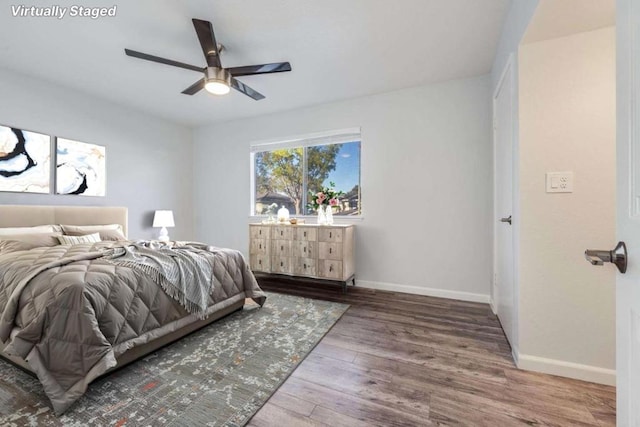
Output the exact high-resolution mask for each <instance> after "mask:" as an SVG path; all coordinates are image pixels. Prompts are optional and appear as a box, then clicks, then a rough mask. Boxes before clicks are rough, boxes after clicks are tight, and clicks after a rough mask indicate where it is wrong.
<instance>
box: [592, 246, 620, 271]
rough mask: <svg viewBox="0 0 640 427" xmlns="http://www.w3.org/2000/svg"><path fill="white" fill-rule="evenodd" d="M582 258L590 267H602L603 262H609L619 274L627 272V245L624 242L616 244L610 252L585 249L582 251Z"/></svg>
mask: <svg viewBox="0 0 640 427" xmlns="http://www.w3.org/2000/svg"><path fill="white" fill-rule="evenodd" d="M584 257H585V259H586V260H587V261H589V262H590V263H591V264H592V265H604V263H605V262H610V263H613V264H615V265H616V267H618V271H620V273H622V274H624V273H626V272H627V245H625V244H624V242H618V244H617V245H616V247H615V248H613V250H612V251H607V250H600V249H587V250H586V251H584Z"/></svg>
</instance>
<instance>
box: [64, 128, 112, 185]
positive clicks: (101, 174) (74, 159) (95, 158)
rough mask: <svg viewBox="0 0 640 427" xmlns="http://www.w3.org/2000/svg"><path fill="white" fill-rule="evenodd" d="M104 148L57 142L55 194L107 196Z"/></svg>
mask: <svg viewBox="0 0 640 427" xmlns="http://www.w3.org/2000/svg"><path fill="white" fill-rule="evenodd" d="M105 174H106V161H105V148H104V147H103V146H101V145H94V144H87V143H85V142H80V141H72V140H70V139H64V138H56V194H76V195H82V196H104V195H105V192H106V191H105V187H106V177H105Z"/></svg>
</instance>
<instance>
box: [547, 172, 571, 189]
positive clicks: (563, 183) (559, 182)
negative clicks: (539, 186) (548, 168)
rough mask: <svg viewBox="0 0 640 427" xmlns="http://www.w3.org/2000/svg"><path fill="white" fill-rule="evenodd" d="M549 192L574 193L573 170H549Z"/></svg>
mask: <svg viewBox="0 0 640 427" xmlns="http://www.w3.org/2000/svg"><path fill="white" fill-rule="evenodd" d="M547 193H573V172H547Z"/></svg>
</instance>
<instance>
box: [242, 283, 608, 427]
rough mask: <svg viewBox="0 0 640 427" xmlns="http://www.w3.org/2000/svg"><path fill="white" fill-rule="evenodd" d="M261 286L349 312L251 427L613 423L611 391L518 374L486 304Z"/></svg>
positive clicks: (298, 286) (310, 287)
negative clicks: (340, 305)
mask: <svg viewBox="0 0 640 427" xmlns="http://www.w3.org/2000/svg"><path fill="white" fill-rule="evenodd" d="M260 285H261V286H262V287H263V288H264V289H265V290H268V291H275V292H285V293H289V294H294V295H300V296H306V297H311V298H318V299H325V300H331V301H338V302H345V303H348V304H351V308H350V309H349V310H348V311H347V313H345V315H344V316H343V317H342V318H341V319H340V321H339V322H338V323H337V324H336V325H335V326H334V327H333V329H332V330H331V331H330V332H329V333H328V334H327V335H326V336H325V337H324V338H323V340H322V341H321V342H320V344H318V346H317V347H316V348H315V349H314V350H313V351H312V352H311V354H309V356H308V357H307V358H306V359H305V360H304V361H303V362H302V363H301V364H300V366H299V367H298V368H297V369H296V370H295V371H294V373H293V374H292V375H291V376H290V377H289V378H288V379H287V380H286V381H285V383H284V384H283V385H282V386H281V387H280V388H279V389H278V391H277V392H276V393H275V394H274V395H273V396H272V397H271V399H270V400H269V401H268V402H267V403H266V404H265V405H264V406H263V407H262V408H261V409H260V411H258V413H257V414H256V415H255V416H254V417H253V419H252V420H251V421H250V423H249V426H254V427H259V426H332V427H341V426H345V427H358V426H444V425H463V426H491V427H496V426H499V427H502V426H519V425H541V426H615V398H616V396H615V389H614V388H613V387H607V386H602V385H598V384H592V383H587V382H583V381H577V380H571V379H566V378H561V377H555V376H551V375H544V374H538V373H534V372H527V371H521V370H518V369H517V368H516V367H515V365H514V363H513V360H512V358H511V354H510V352H511V350H510V348H509V345H508V343H507V340H506V338H505V337H504V334H503V332H502V329H501V328H500V324H499V323H498V319H497V318H496V317H495V316H494V315H493V313H492V312H491V309H490V308H489V306H488V305H487V304H477V303H468V302H461V301H453V300H447V299H441V298H431V297H424V296H416V295H408V294H401V293H393V292H383V291H374V290H370V289H362V288H357V287H356V288H353V287H349V292H348V294H346V295H343V294H342V293H341V291H340V290H339V289H338V288H337V287H327V286H322V285H309V284H308V285H301V284H299V283H295V284H293V283H291V282H285V281H273V279H269V280H266V279H263V280H261V282H260Z"/></svg>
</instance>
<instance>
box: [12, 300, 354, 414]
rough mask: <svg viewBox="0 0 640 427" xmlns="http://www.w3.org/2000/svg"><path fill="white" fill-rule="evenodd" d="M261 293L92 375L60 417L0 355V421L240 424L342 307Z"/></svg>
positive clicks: (37, 387)
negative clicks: (262, 297)
mask: <svg viewBox="0 0 640 427" xmlns="http://www.w3.org/2000/svg"><path fill="white" fill-rule="evenodd" d="M268 295H269V296H268V298H267V302H266V304H265V305H264V307H262V308H258V307H257V305H256V306H245V309H244V310H242V311H240V312H236V313H234V314H232V315H231V316H228V317H226V318H224V319H222V320H219V321H217V322H215V323H214V324H212V325H210V326H207V327H205V328H204V329H202V330H200V331H198V332H195V333H194V334H192V335H190V336H188V337H186V338H183V339H182V340H180V341H178V342H176V343H174V344H172V345H170V346H168V347H165V348H163V349H160V350H158V351H157V352H155V353H153V354H151V355H149V356H147V357H146V358H145V359H142V360H140V361H138V362H135V363H133V364H131V365H129V366H127V367H125V368H123V369H121V370H119V371H116V372H114V373H113V374H111V375H109V376H107V377H106V378H103V379H101V380H98V381H96V382H94V383H93V384H92V385H91V386H90V387H89V390H88V391H87V393H86V394H85V395H84V396H83V397H82V398H81V399H80V400H79V401H78V402H77V403H76V404H75V405H74V406H72V407H71V408H70V409H69V411H67V413H66V414H64V415H63V416H61V417H59V418H57V417H56V416H55V415H54V414H53V412H52V410H51V407H50V404H49V401H48V399H47V397H46V396H45V395H44V393H43V392H42V387H41V385H40V383H39V382H38V381H37V380H36V379H35V378H33V377H31V376H30V375H28V374H26V373H25V372H23V371H21V370H20V369H18V368H16V367H14V366H13V365H11V364H9V363H7V362H5V361H4V360H0V425H2V426H22V425H31V426H45V425H47V426H59V425H64V426H119V427H121V426H143V425H144V426H158V425H172V426H178V425H179V426H183V425H184V426H242V425H244V424H246V423H247V422H248V421H249V419H250V418H251V417H252V416H253V414H254V413H255V412H256V411H257V410H258V409H259V408H260V407H261V406H262V405H263V404H264V403H265V402H266V401H267V400H268V399H269V397H270V396H271V395H272V394H273V392H275V391H276V389H277V388H278V387H279V386H280V384H281V383H282V382H283V381H284V380H285V379H286V378H287V377H288V376H289V375H290V374H291V372H293V370H294V369H295V368H296V366H298V364H299V363H300V362H301V361H302V360H303V359H304V358H305V357H306V356H307V354H309V352H310V351H311V350H312V349H313V347H314V346H315V345H316V344H317V343H318V342H319V341H320V340H321V339H322V337H323V336H324V335H325V334H326V333H327V332H328V331H329V329H331V327H332V326H333V325H334V324H335V322H337V321H338V319H339V318H340V317H341V316H342V314H343V313H344V312H345V311H346V310H347V308H348V305H345V304H338V303H332V302H327V301H319V300H313V299H308V298H300V297H294V296H289V295H282V294H276V293H269V294H268Z"/></svg>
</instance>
